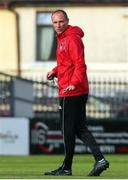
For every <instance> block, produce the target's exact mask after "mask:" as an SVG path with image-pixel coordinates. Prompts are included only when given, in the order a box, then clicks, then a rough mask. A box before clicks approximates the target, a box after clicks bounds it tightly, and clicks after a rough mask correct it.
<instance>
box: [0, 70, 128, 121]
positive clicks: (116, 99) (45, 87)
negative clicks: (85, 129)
mask: <svg viewBox="0 0 128 180" xmlns="http://www.w3.org/2000/svg"><path fill="white" fill-rule="evenodd" d="M15 78H18V77H13V76H10V75H7V74H3V73H0V116H4V117H7V116H13V113H12V108H11V107H12V102H13V101H12V98H14V97H13V96H12V93H11V92H12V82H13V80H14V79H15ZM26 81H27V80H26ZM28 81H29V80H28ZM31 82H32V84H33V96H34V100H33V112H34V117H43V116H59V114H58V93H57V87H56V85H54V84H53V83H52V82H38V81H34V80H31ZM89 87H90V94H89V98H88V103H87V108H86V109H87V117H88V118H93V119H97V120H98V119H109V120H118V119H122V120H128V81H127V79H126V78H120V79H119V78H100V79H99V78H97V79H95V78H94V77H92V78H89Z"/></svg>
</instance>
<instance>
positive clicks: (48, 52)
mask: <svg viewBox="0 0 128 180" xmlns="http://www.w3.org/2000/svg"><path fill="white" fill-rule="evenodd" d="M36 23H37V42H36V48H37V49H36V52H37V61H43V62H44V61H45V62H46V61H55V59H56V44H57V40H56V36H55V32H54V29H53V27H52V22H51V13H49V12H40V13H37V19H36Z"/></svg>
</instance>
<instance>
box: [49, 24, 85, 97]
mask: <svg viewBox="0 0 128 180" xmlns="http://www.w3.org/2000/svg"><path fill="white" fill-rule="evenodd" d="M57 36H58V47H57V66H56V67H55V68H54V69H53V72H54V75H55V76H56V77H57V78H58V86H59V96H60V97H65V96H76V95H82V94H88V91H89V88H88V79H87V74H86V69H87V68H86V64H85V61H84V45H83V42H82V39H81V38H82V37H83V36H84V32H83V31H82V30H81V29H80V28H79V27H77V26H70V25H68V27H67V28H66V30H65V31H64V32H63V33H62V34H59V35H57ZM69 85H74V86H75V87H76V89H75V90H73V91H69V92H64V89H65V88H66V87H67V86H69Z"/></svg>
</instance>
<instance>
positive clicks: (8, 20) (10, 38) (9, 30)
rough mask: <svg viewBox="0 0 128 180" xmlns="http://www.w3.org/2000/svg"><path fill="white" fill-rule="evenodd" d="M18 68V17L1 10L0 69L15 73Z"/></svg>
mask: <svg viewBox="0 0 128 180" xmlns="http://www.w3.org/2000/svg"><path fill="white" fill-rule="evenodd" d="M16 69H17V35H16V17H15V15H14V14H13V13H12V12H11V11H8V10H0V71H2V72H6V73H7V72H8V73H15V72H16Z"/></svg>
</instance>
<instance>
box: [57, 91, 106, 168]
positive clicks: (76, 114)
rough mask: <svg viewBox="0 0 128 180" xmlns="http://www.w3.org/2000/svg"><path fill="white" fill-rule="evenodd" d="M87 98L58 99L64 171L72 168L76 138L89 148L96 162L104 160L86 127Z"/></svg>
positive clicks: (85, 96) (83, 96)
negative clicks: (63, 151)
mask: <svg viewBox="0 0 128 180" xmlns="http://www.w3.org/2000/svg"><path fill="white" fill-rule="evenodd" d="M87 98H88V95H87V94H85V95H80V96H72V97H62V98H60V99H59V100H60V117H61V122H62V132H63V140H64V150H65V159H64V162H63V166H64V168H65V169H71V168H72V160H73V154H74V148H75V138H76V136H77V137H78V138H79V139H80V140H82V141H83V143H84V144H85V145H87V146H88V147H89V148H90V150H91V152H92V154H93V156H94V158H95V160H96V161H98V160H100V159H102V158H104V157H103V155H102V153H101V152H100V149H99V147H98V145H97V143H96V141H95V139H94V137H93V135H92V134H91V132H90V131H89V130H88V128H87V125H86V103H87Z"/></svg>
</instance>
